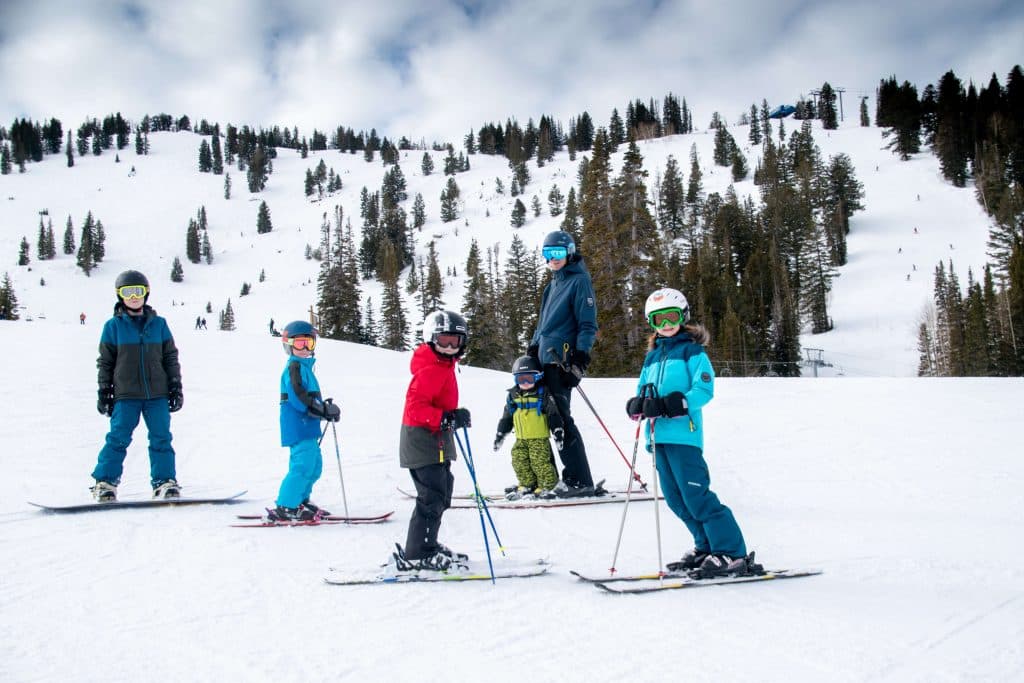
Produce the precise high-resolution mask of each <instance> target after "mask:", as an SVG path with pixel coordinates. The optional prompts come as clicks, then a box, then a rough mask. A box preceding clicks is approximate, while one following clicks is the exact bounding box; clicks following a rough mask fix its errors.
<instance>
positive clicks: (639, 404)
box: [626, 396, 644, 420]
mask: <svg viewBox="0 0 1024 683" xmlns="http://www.w3.org/2000/svg"><path fill="white" fill-rule="evenodd" d="M626 415H629V419H630V420H639V419H641V418H643V416H644V399H643V397H642V396H634V397H633V398H631V399H629V400H628V401H626Z"/></svg>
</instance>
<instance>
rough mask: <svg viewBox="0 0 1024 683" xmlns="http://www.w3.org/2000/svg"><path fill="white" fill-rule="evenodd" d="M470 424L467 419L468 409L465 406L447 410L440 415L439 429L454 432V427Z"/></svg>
mask: <svg viewBox="0 0 1024 683" xmlns="http://www.w3.org/2000/svg"><path fill="white" fill-rule="evenodd" d="M472 426H473V425H472V423H471V422H470V419H469V411H468V410H466V409H465V408H456V409H455V410H449V411H448V412H446V413H445V414H443V415H442V416H441V431H443V432H454V431H455V430H456V429H462V428H463V427H472Z"/></svg>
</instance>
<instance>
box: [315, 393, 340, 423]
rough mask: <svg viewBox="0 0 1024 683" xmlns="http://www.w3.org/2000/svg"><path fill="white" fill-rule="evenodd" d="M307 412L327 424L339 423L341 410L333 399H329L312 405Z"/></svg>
mask: <svg viewBox="0 0 1024 683" xmlns="http://www.w3.org/2000/svg"><path fill="white" fill-rule="evenodd" d="M309 412H310V414H312V415H316V416H317V417H319V418H320V419H321V420H327V421H328V422H339V421H340V420H341V408H340V407H339V406H338V405H337V404H336V403H335V402H334V399H333V398H329V399H327V400H326V401H324V402H323V403H314V404H313V405H311V406H310V407H309Z"/></svg>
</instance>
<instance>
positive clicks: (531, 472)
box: [494, 356, 565, 500]
mask: <svg viewBox="0 0 1024 683" xmlns="http://www.w3.org/2000/svg"><path fill="white" fill-rule="evenodd" d="M512 376H513V377H514V378H515V382H516V385H515V386H514V387H512V388H511V389H509V390H508V395H507V397H506V399H505V410H504V411H503V412H502V415H501V419H500V420H499V421H498V431H497V434H496V435H495V437H494V450H495V451H497V450H498V449H499V448H501V443H502V442H503V441H504V440H505V437H506V436H508V433H509V432H511V431H512V430H513V428H514V429H515V433H516V442H515V444H513V446H512V469H513V470H514V471H515V473H516V479H517V480H518V486H517V487H516V488H515V490H513V491H510V492H509V493H508V495H506V496H505V497H506V498H508V499H509V500H519V499H520V498H533V497H537V498H554V497H555V496H556V494H555V492H554V491H553V490H552V489H553V488H554V487H555V484H557V483H558V470H557V469H555V457H554V455H553V454H552V453H551V441H550V438H551V436H554V437H555V445H556V446H557V447H558V449H559V450H561V449H562V446H563V444H564V443H565V429H564V427H563V422H562V416H561V415H560V414H559V412H558V405H557V403H556V402H555V398H554V397H553V396H552V395H551V394H550V393H549V392H548V391H546V387H545V386H544V372H543V370H542V369H541V367H540V363H538V362H537V359H536V358H531V357H530V356H523V357H522V358H519V359H517V360H516V362H515V363H513V364H512Z"/></svg>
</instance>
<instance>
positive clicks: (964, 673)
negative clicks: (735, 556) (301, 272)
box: [0, 319, 1024, 682]
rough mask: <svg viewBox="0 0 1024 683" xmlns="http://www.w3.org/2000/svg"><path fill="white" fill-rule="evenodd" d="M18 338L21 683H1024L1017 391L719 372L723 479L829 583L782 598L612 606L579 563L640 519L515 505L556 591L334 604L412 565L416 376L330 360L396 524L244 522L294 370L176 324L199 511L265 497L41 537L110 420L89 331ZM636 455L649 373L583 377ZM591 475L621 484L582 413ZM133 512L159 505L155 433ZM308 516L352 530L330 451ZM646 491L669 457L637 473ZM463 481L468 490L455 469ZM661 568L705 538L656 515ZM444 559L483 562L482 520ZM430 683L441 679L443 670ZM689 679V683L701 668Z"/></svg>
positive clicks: (450, 591) (495, 398) (463, 530)
mask: <svg viewBox="0 0 1024 683" xmlns="http://www.w3.org/2000/svg"><path fill="white" fill-rule="evenodd" d="M27 327H28V326H27V325H25V326H16V325H0V354H2V355H3V356H4V357H5V358H9V359H15V358H16V359H19V360H20V361H29V362H15V363H9V364H8V365H7V366H6V368H7V369H6V372H5V379H6V380H7V381H6V382H4V384H3V386H2V388H0V392H2V393H0V401H2V403H3V405H4V406H5V409H4V430H3V432H4V437H3V444H4V453H5V457H4V458H0V480H2V481H4V482H6V491H7V495H5V496H3V497H2V498H0V555H2V556H3V557H4V579H3V581H2V582H0V610H2V612H3V614H4V619H3V620H0V680H5V681H67V680H76V681H100V680H117V681H122V680H123V681H129V680H140V679H145V680H151V681H174V680H183V679H184V680H197V681H217V680H254V681H264V680H267V681H269V680H275V681H327V680H339V679H341V680H360V681H363V680H366V681H370V680H382V679H385V678H386V679H389V680H400V681H407V680H422V679H423V677H424V675H425V674H426V672H433V671H437V672H443V676H444V677H445V678H446V679H449V680H468V679H483V680H488V681H518V680H523V678H524V676H526V677H528V678H529V679H531V680H544V681H548V680H552V681H553V680H560V681H588V682H589V681H615V680H664V679H666V678H668V677H670V676H671V677H676V676H678V675H679V672H680V671H687V672H690V673H691V674H692V676H691V677H692V678H694V679H695V680H740V679H745V678H750V677H756V678H757V679H759V680H769V681H811V680H822V679H825V680H838V681H861V680H893V681H897V680H898V681H934V680H1007V681H1008V680H1019V679H1020V677H1021V676H1022V675H1024V652H1022V648H1021V643H1022V642H1024V570H1022V569H1021V567H1022V566H1024V563H1022V562H1021V560H1022V559H1024V556H1022V553H1021V551H1020V549H1019V543H1018V542H1017V539H1018V537H1019V535H1020V519H1022V516H1024V503H1022V502H1021V497H1020V495H1019V492H1020V489H1021V487H1022V486H1024V465H1022V464H1021V459H1020V457H1019V454H1018V451H1019V449H1018V448H1017V447H1015V446H1014V445H1013V444H1014V443H1016V442H1017V440H1018V436H1019V433H1020V427H1021V423H1020V411H1019V406H1020V403H1021V400H1022V399H1024V381H1022V380H1016V379H1013V380H995V379H993V380H969V379H964V380H942V379H938V380H936V379H932V380H928V379H895V378H889V379H885V378H872V379H853V378H843V379H821V380H819V381H816V382H811V381H787V380H771V379H723V380H720V381H719V382H718V393H717V396H716V399H715V401H714V402H713V403H712V404H711V405H710V406H709V407H708V409H707V410H706V412H705V416H706V418H707V424H708V430H709V431H708V444H707V456H708V460H709V463H710V466H711V470H712V476H713V482H714V483H713V486H714V488H715V490H716V491H717V492H718V493H719V495H720V496H721V497H722V499H723V500H724V501H725V502H726V503H727V504H728V505H730V506H731V507H732V509H733V510H734V512H735V514H736V516H737V518H738V520H739V522H740V524H741V525H742V528H743V530H744V533H745V535H746V538H747V541H748V544H749V546H750V547H751V548H752V549H754V550H756V551H757V552H758V556H759V557H760V558H761V559H762V561H764V562H765V563H766V564H768V565H770V566H776V567H792V566H814V567H820V568H823V569H824V570H825V574H824V575H822V576H819V577H815V578H809V579H801V580H798V581H792V582H784V583H778V584H761V585H750V586H738V587H733V588H715V589H705V590H700V591H695V592H690V591H684V592H673V593H666V594H662V595H660V596H632V597H627V596H610V595H605V594H602V593H600V592H598V591H597V590H596V589H595V588H593V587H591V586H588V585H582V584H579V583H577V582H576V580H575V579H573V578H572V577H571V576H570V575H569V574H568V570H569V569H583V570H589V571H592V572H597V573H601V572H604V571H606V569H607V567H609V566H610V564H611V560H612V553H613V550H614V546H615V538H616V533H617V530H618V526H619V522H620V519H621V514H622V508H621V506H614V505H613V506H598V507H591V508H578V509H561V510H531V511H525V510H495V511H494V520H495V523H496V524H497V527H498V530H499V532H500V534H501V537H502V540H503V541H504V543H505V544H506V546H507V547H508V549H509V550H508V552H509V555H510V556H511V557H513V558H518V559H527V558H534V557H538V556H547V557H549V558H550V559H551V561H552V562H553V563H554V566H553V568H552V570H551V573H550V575H549V576H545V577H541V578H536V579H528V580H518V581H506V582H501V583H499V584H498V585H497V586H493V587H492V586H490V585H489V584H485V583H481V584H477V585H469V584H466V585H458V586H453V585H430V586H371V587H365V588H341V587H333V586H327V585H325V584H323V583H322V577H323V576H324V574H325V572H326V570H327V567H328V566H340V567H345V568H352V569H361V570H363V569H366V568H368V567H372V566H375V565H376V564H377V563H380V562H383V561H384V560H385V559H386V557H387V555H388V553H389V551H390V549H391V547H392V544H393V543H394V542H403V541H404V537H405V530H406V522H407V520H408V516H409V514H410V512H411V510H412V501H410V500H408V499H404V498H402V497H401V496H400V494H398V493H397V491H396V490H395V486H396V485H403V486H408V485H409V480H408V475H407V474H406V472H405V471H403V470H401V469H400V468H399V467H398V462H397V442H398V438H397V437H398V425H399V421H400V411H401V404H402V395H403V392H404V388H405V384H406V382H407V377H408V369H407V363H408V354H398V353H393V352H388V351H382V350H378V349H370V348H365V347H358V346H354V345H350V344H345V343H340V342H330V341H325V342H323V343H322V345H321V346H320V347H319V348H318V350H317V356H318V363H317V369H318V375H319V377H320V380H321V384H322V385H323V387H324V389H325V392H326V393H327V394H329V395H333V396H335V397H337V398H338V399H339V401H340V402H341V405H342V410H343V419H342V422H341V423H340V424H339V426H338V433H339V442H340V458H341V462H342V463H343V467H344V476H345V484H346V488H347V492H348V505H349V507H350V509H351V510H352V511H353V512H356V513H371V512H384V511H388V510H395V511H396V514H395V517H394V521H392V522H390V523H388V524H383V525H377V526H362V527H343V526H337V527H321V528H299V529H235V528H230V527H229V526H228V525H229V524H230V523H231V522H232V520H233V514H234V513H236V512H256V511H259V510H260V509H261V508H262V507H263V506H266V505H270V504H271V503H272V501H273V498H274V496H275V494H276V490H277V486H278V484H279V481H280V478H281V477H282V476H283V474H284V471H285V467H286V461H287V452H286V450H285V449H282V448H280V447H278V441H277V438H278V435H277V406H276V391H277V388H276V387H277V381H278V376H279V372H280V370H281V367H282V365H283V362H284V356H283V354H282V353H281V351H280V349H279V348H278V346H277V344H276V343H274V342H273V341H272V340H271V339H270V338H269V337H267V336H266V335H265V334H263V333H262V332H256V333H250V332H246V331H241V332H238V333H235V334H234V335H227V334H224V333H217V332H213V331H210V332H195V331H193V330H189V329H179V331H178V332H177V341H178V344H179V346H180V347H181V359H182V364H183V368H184V372H185V381H186V394H185V407H184V409H183V410H182V411H181V412H180V413H177V414H176V415H175V416H174V419H173V425H172V426H173V431H174V435H175V441H174V444H175V447H176V448H177V451H178V472H179V477H180V479H181V481H182V482H183V484H184V485H185V487H186V492H193V493H196V494H200V493H222V492H223V493H227V492H234V491H237V490H240V489H243V488H244V489H248V490H249V493H248V494H247V499H248V500H247V502H246V503H243V504H240V505H237V506H233V507H191V508H180V509H160V510H140V511H131V510H125V511H108V512H99V513H94V514H88V515H79V516H60V517H57V516H47V515H45V514H43V513H39V512H34V511H31V510H30V508H29V506H28V505H27V504H26V501H27V500H34V501H43V502H70V501H78V500H84V499H85V498H86V496H87V490H86V487H87V486H88V484H89V483H90V479H89V476H88V475H89V472H90V470H91V468H92V466H93V464H94V460H95V456H96V453H97V451H98V449H99V447H100V445H101V442H102V439H103V436H104V433H105V428H106V425H107V421H106V420H105V419H103V418H102V417H100V416H99V415H97V414H96V413H95V412H93V411H94V408H93V403H94V398H95V394H94V391H93V373H94V369H93V363H92V361H93V357H94V354H95V344H96V339H95V334H96V328H95V326H93V325H91V324H90V325H87V326H86V327H81V326H79V325H77V323H75V324H72V323H62V322H58V321H56V320H53V319H48V320H45V321H37V322H36V323H33V327H31V329H32V330H33V331H34V334H32V336H31V343H30V344H29V345H28V346H26V343H25V342H26V338H25V336H24V333H23V332H22V330H23V329H25V328H27ZM507 381H508V377H507V375H505V374H504V373H498V372H492V371H484V370H476V369H472V368H466V369H464V370H463V371H462V372H461V374H460V377H459V383H460V387H461V392H462V402H463V403H464V404H465V405H466V406H468V407H469V408H470V409H471V410H472V411H473V414H474V421H475V425H476V426H475V427H474V429H473V430H471V432H472V435H471V436H472V440H471V443H472V448H473V453H474V455H475V456H476V462H477V468H478V470H479V477H480V480H481V484H482V486H483V487H484V488H485V489H488V490H491V489H497V488H500V487H502V486H504V485H506V484H508V483H511V482H512V481H513V474H512V470H511V465H510V461H509V452H508V445H506V446H505V448H504V449H503V451H502V452H501V453H500V454H494V453H492V452H491V450H490V448H489V444H490V442H491V435H492V429H493V425H494V423H495V422H496V420H497V418H498V416H499V413H500V408H501V401H502V396H503V388H504V387H505V386H506V384H507ZM584 386H585V387H586V391H587V393H588V396H589V397H590V398H591V400H592V401H593V402H594V403H595V405H596V407H597V409H598V411H599V412H600V413H601V414H602V416H603V417H604V419H605V421H606V422H607V423H608V425H609V427H610V428H611V429H612V431H613V433H614V434H615V436H616V438H617V440H618V441H619V443H620V444H621V445H622V447H623V448H624V449H626V450H627V453H629V451H630V449H631V447H632V441H631V439H632V436H633V429H634V427H633V423H631V422H629V421H628V420H626V419H625V417H624V416H623V415H622V410H621V405H622V404H623V402H624V399H625V398H626V397H628V396H629V395H630V394H631V393H632V392H633V389H634V384H633V381H632V380H587V381H586V383H585V385H584ZM574 403H576V404H578V405H577V408H576V411H577V413H578V420H579V422H580V425H581V428H582V430H583V433H584V436H585V439H586V441H587V444H588V450H589V452H590V459H591V462H592V466H593V469H594V472H595V474H596V475H597V476H599V477H607V478H608V481H609V482H610V483H611V484H613V485H620V484H623V485H624V484H625V482H626V477H627V470H626V467H625V466H624V464H623V463H622V461H621V460H620V458H619V456H618V455H617V453H615V451H614V449H613V448H612V447H611V446H610V444H609V442H608V440H607V438H606V437H605V436H604V435H603V433H602V432H601V430H600V427H599V426H598V424H597V423H596V422H595V421H594V419H593V418H592V417H591V416H590V415H589V414H588V413H587V411H586V408H585V406H584V405H583V404H582V403H581V402H579V400H578V399H576V401H575V402H574ZM136 437H137V438H136V442H135V443H134V444H133V445H132V447H131V449H130V451H129V457H128V461H127V469H126V473H125V479H124V483H123V485H122V487H121V488H122V492H123V494H124V495H139V496H142V495H145V494H146V489H147V482H148V462H147V458H146V455H145V448H144V444H145V437H144V432H143V431H141V429H140V431H139V432H137V434H136ZM326 443H327V447H326V448H325V453H324V454H325V469H324V476H323V478H322V479H321V481H320V482H319V483H318V484H317V486H316V488H315V489H314V500H317V501H319V502H321V503H322V504H324V505H327V506H329V507H330V508H331V509H333V510H339V509H340V508H341V504H342V501H341V495H340V486H339V482H338V471H337V464H336V462H335V454H334V449H333V444H332V443H331V440H330V437H328V440H327V442H326ZM639 463H640V468H641V470H640V471H641V474H642V475H643V476H644V478H645V479H647V480H650V459H649V457H648V456H646V455H643V454H642V453H641V455H640V457H639ZM454 472H455V474H456V488H457V490H460V491H466V490H468V489H469V484H468V482H469V478H468V475H467V472H466V469H465V467H464V466H463V464H462V463H461V462H457V463H456V464H455V468H454ZM660 512H661V528H662V547H663V552H664V554H665V557H666V558H673V557H677V556H678V555H680V554H681V553H682V552H683V551H684V550H685V549H687V548H688V547H689V546H690V539H689V538H688V535H687V533H686V531H685V529H684V527H683V526H682V524H681V523H680V522H678V520H675V519H674V518H673V517H672V516H671V514H670V513H669V512H668V510H667V509H666V508H665V507H662V508H661V510H660ZM442 540H444V541H445V542H447V543H448V544H450V545H452V546H453V547H455V548H456V549H461V550H465V551H468V552H469V553H470V554H471V555H472V556H473V557H474V558H477V559H483V557H484V550H483V543H482V537H481V531H480V522H479V519H478V516H477V514H476V512H474V511H473V510H451V511H449V512H448V513H447V514H446V516H445V522H444V527H443V529H442ZM617 566H618V568H619V570H620V571H624V572H625V571H652V570H653V569H655V567H656V566H657V546H656V537H655V526H654V516H653V506H652V505H651V504H650V503H636V504H634V505H632V506H630V509H629V514H628V517H627V521H626V529H625V533H624V538H623V545H622V550H621V552H620V555H619V558H618V562H617ZM427 675H429V674H427ZM688 675H689V674H688Z"/></svg>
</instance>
